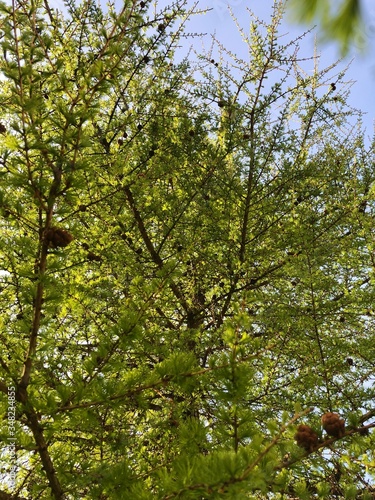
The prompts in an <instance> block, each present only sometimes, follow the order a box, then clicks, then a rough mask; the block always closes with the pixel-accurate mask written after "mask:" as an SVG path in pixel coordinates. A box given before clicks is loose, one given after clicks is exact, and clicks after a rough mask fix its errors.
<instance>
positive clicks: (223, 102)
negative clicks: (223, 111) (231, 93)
mask: <svg viewBox="0 0 375 500" xmlns="http://www.w3.org/2000/svg"><path fill="white" fill-rule="evenodd" d="M217 105H218V106H219V108H224V106H225V105H226V102H225V101H222V100H220V101H218V103H217Z"/></svg>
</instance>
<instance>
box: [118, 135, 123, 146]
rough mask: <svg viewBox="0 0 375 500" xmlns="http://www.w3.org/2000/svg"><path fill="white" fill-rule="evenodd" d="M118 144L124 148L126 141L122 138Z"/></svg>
mask: <svg viewBox="0 0 375 500" xmlns="http://www.w3.org/2000/svg"><path fill="white" fill-rule="evenodd" d="M117 144H118V145H119V146H123V145H124V139H122V138H121V137H120V139H119V140H118V141H117Z"/></svg>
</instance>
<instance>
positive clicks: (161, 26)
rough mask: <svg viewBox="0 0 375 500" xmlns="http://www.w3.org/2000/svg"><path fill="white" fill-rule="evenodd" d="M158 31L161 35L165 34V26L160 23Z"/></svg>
mask: <svg viewBox="0 0 375 500" xmlns="http://www.w3.org/2000/svg"><path fill="white" fill-rule="evenodd" d="M158 31H159V33H163V31H165V24H163V23H160V24H159V26H158Z"/></svg>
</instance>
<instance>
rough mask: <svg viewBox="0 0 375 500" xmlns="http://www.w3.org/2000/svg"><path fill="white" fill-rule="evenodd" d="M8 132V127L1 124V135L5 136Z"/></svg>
mask: <svg viewBox="0 0 375 500" xmlns="http://www.w3.org/2000/svg"><path fill="white" fill-rule="evenodd" d="M6 131H7V129H6V126H5V125H4V123H1V122H0V134H5V133H6Z"/></svg>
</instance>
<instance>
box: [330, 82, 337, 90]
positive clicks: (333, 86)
mask: <svg viewBox="0 0 375 500" xmlns="http://www.w3.org/2000/svg"><path fill="white" fill-rule="evenodd" d="M330 85H331V90H336V85H335V84H334V83H333V82H332V83H331V84H330Z"/></svg>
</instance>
